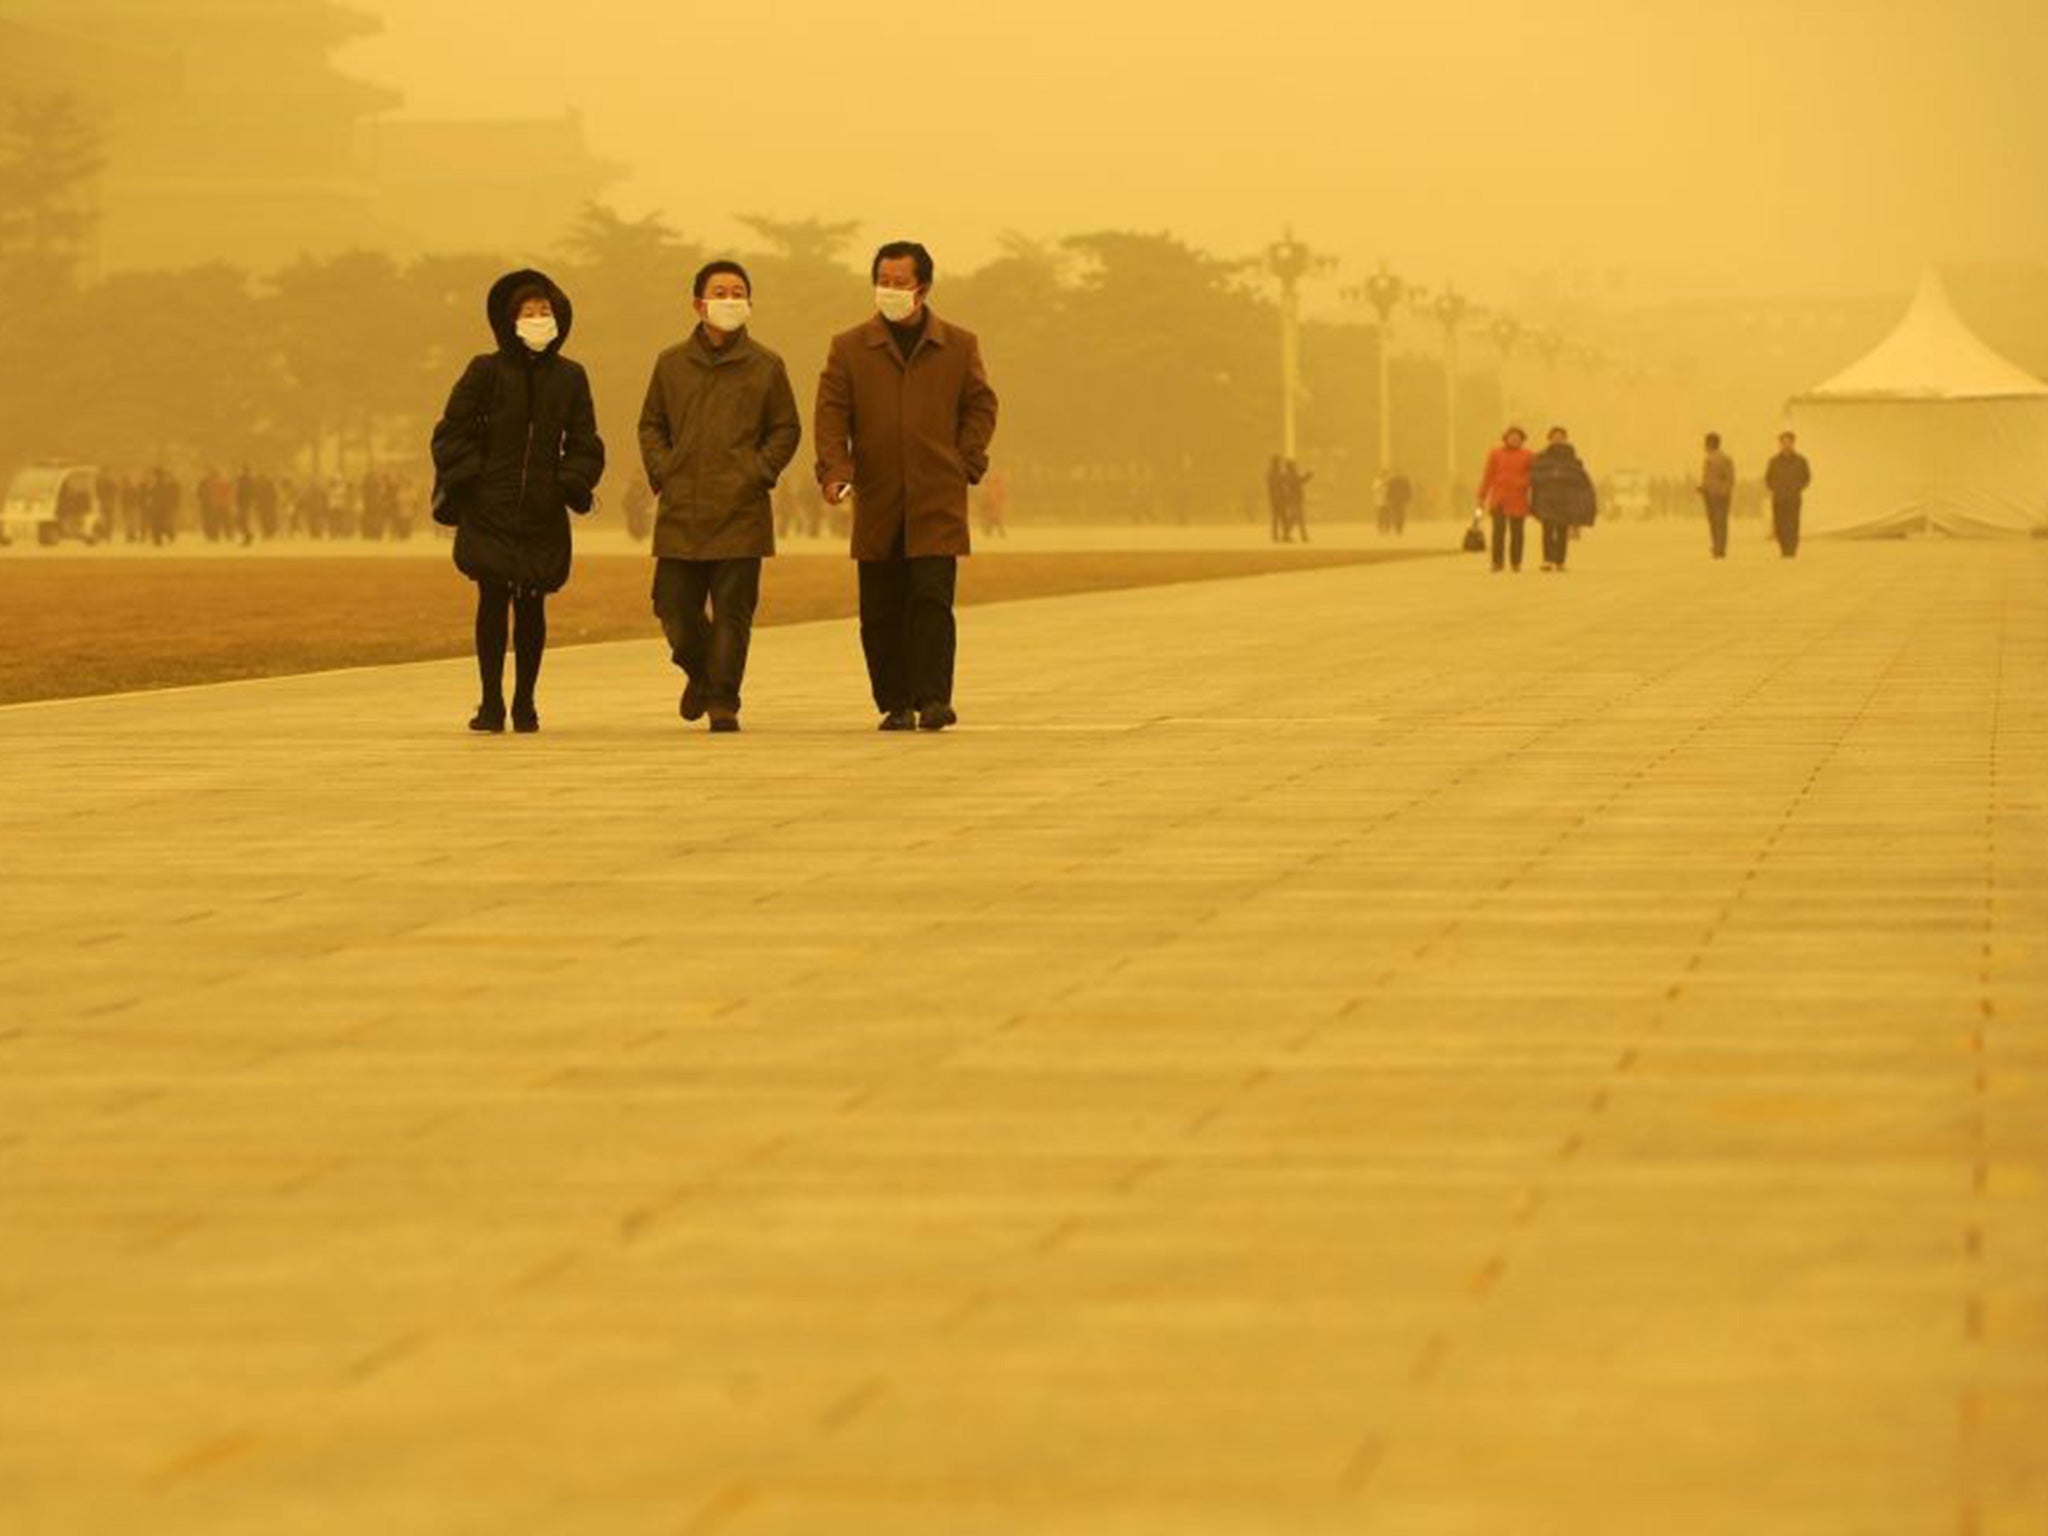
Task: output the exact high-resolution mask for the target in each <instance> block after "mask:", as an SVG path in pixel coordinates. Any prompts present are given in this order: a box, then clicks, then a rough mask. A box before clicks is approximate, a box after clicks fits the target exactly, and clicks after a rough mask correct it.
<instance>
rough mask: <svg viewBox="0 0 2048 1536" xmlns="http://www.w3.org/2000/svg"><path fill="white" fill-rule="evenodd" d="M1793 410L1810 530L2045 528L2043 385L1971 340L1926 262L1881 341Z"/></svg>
mask: <svg viewBox="0 0 2048 1536" xmlns="http://www.w3.org/2000/svg"><path fill="white" fill-rule="evenodd" d="M1791 412H1792V427H1793V430H1794V431H1796V432H1797V433H1798V434H1799V450H1800V452H1802V453H1804V454H1805V455H1806V457H1807V458H1808V460H1809V461H1811V463H1812V465H1813V489H1812V491H1811V492H1810V493H1809V494H1808V496H1807V501H1806V517H1805V525H1806V527H1807V529H1808V530H1809V531H1811V532H1814V533H1840V534H1852V535H1853V534H1862V535H1886V534H1900V533H1916V532H1922V531H1926V532H1940V533H1955V534H2007V535H2011V534H2018V535H2021V536H2025V535H2029V534H2032V535H2048V384H2043V383H2042V382H2041V381H2040V380H2039V379H2036V378H2034V377H2033V376H2032V375H2031V374H2029V373H2027V372H2026V371H2025V370H2024V369H2021V368H2018V367H2015V366H2014V365H2013V364H2011V363H2009V362H2007V361H2006V360H2005V359H2004V358H2002V357H2000V356H1999V355H1998V354H1997V353H1996V352H1993V351H1992V350H1991V349H1990V348H1989V347H1987V346H1986V345H1984V343H1983V342H1982V341H1980V340H1978V339H1977V336H1976V335H1975V333H1974V332H1972V331H1971V330H1970V328H1969V327H1968V326H1967V325H1965V324H1964V323H1963V321H1962V319H1961V318H1960V317H1959V316H1958V315H1957V314H1956V312H1955V309H1954V307H1953V306H1952V305H1951V304H1950V303H1949V299H1948V292H1947V290H1946V289H1945V288H1943V286H1942V283H1941V279H1940V278H1938V277H1936V276H1935V275H1934V273H1932V272H1929V273H1928V274H1927V275H1926V277H1924V278H1923V279H1922V280H1921V283H1920V293H1919V296H1918V297H1917V298H1915V299H1914V301H1913V307H1912V309H1911V310H1910V311H1908V313H1907V315H1906V318H1905V319H1904V320H1903V321H1901V322H1900V324H1899V328H1898V329H1897V330H1896V331H1894V332H1893V333H1892V334H1891V336H1890V338H1889V339H1888V340H1886V341H1885V342H1884V344H1883V345H1882V346H1880V347H1879V348H1878V349H1877V350H1876V351H1875V352H1872V353H1871V354H1870V355H1869V356H1868V357H1866V358H1864V359H1863V361H1862V362H1860V363H1858V364H1856V366H1855V367H1853V368H1851V369H1849V370H1848V371H1847V372H1846V373H1843V374H1841V375H1839V376H1838V377H1836V378H1833V379H1830V380H1829V381H1828V382H1827V383H1825V384H1823V385H1821V386H1820V387H1819V388H1818V389H1815V390H1812V391H1810V392H1809V393H1807V394H1804V395H1801V396H1799V397H1798V398H1796V399H1795V400H1793V401H1792V407H1791Z"/></svg>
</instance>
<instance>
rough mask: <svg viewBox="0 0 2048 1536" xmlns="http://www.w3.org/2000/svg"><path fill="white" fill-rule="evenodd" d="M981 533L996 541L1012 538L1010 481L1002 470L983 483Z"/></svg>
mask: <svg viewBox="0 0 2048 1536" xmlns="http://www.w3.org/2000/svg"><path fill="white" fill-rule="evenodd" d="M981 531H982V532H983V533H985V534H987V535H988V536H989V537H990V538H994V539H1007V538H1008V537H1009V536H1010V480H1009V477H1008V476H1007V475H1005V474H1004V473H1003V472H1002V471H1001V470H1000V469H992V470H990V471H989V472H988V478H987V479H985V480H983V481H982V482H981Z"/></svg>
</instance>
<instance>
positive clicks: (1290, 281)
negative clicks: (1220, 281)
mask: <svg viewBox="0 0 2048 1536" xmlns="http://www.w3.org/2000/svg"><path fill="white" fill-rule="evenodd" d="M1334 264H1335V263H1334V262H1333V261H1332V260H1331V258H1330V257H1328V256H1319V255H1317V254H1316V253H1315V252H1314V251H1312V250H1310V249H1309V248H1308V247H1307V246H1306V245H1304V244H1302V242H1301V241H1299V240H1297V239H1295V238H1294V230H1293V229H1292V228H1291V227H1290V228H1289V229H1288V230H1287V231H1286V233H1285V234H1284V235H1283V236H1282V237H1281V238H1280V239H1279V240H1277V241H1275V242H1274V243H1273V244H1272V245H1269V246H1267V247H1266V255H1265V269H1266V271H1267V272H1268V273H1269V274H1270V275H1271V276H1272V277H1274V278H1275V279H1276V280H1277V281H1278V282H1279V284H1280V438H1281V445H1282V449H1283V451H1284V453H1285V454H1286V456H1287V457H1288V458H1290V459H1292V458H1294V457H1295V456H1296V453H1297V450H1298V449H1299V447H1300V427H1299V415H1300V408H1301V397H1302V385H1301V280H1302V279H1303V278H1305V277H1307V276H1308V275H1309V274H1310V273H1312V272H1321V271H1325V270H1327V269H1328V268H1329V267H1331V266H1333V265H1334Z"/></svg>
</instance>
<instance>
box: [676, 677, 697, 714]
mask: <svg viewBox="0 0 2048 1536" xmlns="http://www.w3.org/2000/svg"><path fill="white" fill-rule="evenodd" d="M677 710H678V711H679V712H680V713H681V715H682V717H683V718H684V719H685V720H702V719H703V718H704V699H703V696H702V695H701V694H699V693H698V692H697V685H696V684H695V683H691V684H688V685H687V686H686V687H685V688H684V689H683V701H682V703H681V704H679V705H678V706H677Z"/></svg>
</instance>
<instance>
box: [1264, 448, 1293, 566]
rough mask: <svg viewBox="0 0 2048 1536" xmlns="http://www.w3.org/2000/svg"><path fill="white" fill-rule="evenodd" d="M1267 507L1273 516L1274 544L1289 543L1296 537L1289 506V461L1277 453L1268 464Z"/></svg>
mask: <svg viewBox="0 0 2048 1536" xmlns="http://www.w3.org/2000/svg"><path fill="white" fill-rule="evenodd" d="M1266 507H1267V510H1268V512H1269V513H1270V514H1271V516H1272V530H1273V542H1274V543H1275V544H1285V543H1287V542H1288V540H1290V539H1291V538H1293V537H1294V523H1293V519H1292V516H1291V514H1290V513H1289V511H1288V506H1287V461H1286V460H1285V459H1283V458H1281V457H1280V455H1279V454H1277V453H1276V454H1274V455H1273V457H1272V458H1271V459H1270V460H1268V461H1267V463H1266Z"/></svg>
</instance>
